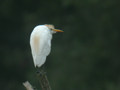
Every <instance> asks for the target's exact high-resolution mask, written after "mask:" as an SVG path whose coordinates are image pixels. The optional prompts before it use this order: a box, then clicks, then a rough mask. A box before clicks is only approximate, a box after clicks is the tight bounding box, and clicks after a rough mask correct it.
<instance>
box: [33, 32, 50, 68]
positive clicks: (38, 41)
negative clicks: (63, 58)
mask: <svg viewBox="0 0 120 90" xmlns="http://www.w3.org/2000/svg"><path fill="white" fill-rule="evenodd" d="M51 38H52V35H51V34H50V33H48V32H45V31H44V32H39V33H38V32H37V33H34V34H33V35H32V38H31V49H32V55H33V59H34V64H35V66H38V67H40V66H41V65H42V64H44V63H45V60H46V57H47V56H48V54H49V53H50V49H51Z"/></svg>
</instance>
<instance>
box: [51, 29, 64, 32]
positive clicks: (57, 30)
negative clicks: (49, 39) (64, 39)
mask: <svg viewBox="0 0 120 90" xmlns="http://www.w3.org/2000/svg"><path fill="white" fill-rule="evenodd" d="M52 30H53V31H55V32H64V31H62V30H59V29H52Z"/></svg>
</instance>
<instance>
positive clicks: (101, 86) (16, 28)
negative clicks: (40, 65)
mask: <svg viewBox="0 0 120 90" xmlns="http://www.w3.org/2000/svg"><path fill="white" fill-rule="evenodd" d="M39 24H40V25H41V24H53V25H55V27H56V28H58V29H62V30H64V33H57V34H55V35H54V38H53V40H52V51H51V54H50V55H49V56H48V57H47V62H46V63H45V68H46V70H47V76H48V79H49V81H50V85H51V87H52V90H120V1H119V0H0V34H1V35H0V41H1V44H0V90H25V88H24V87H23V85H22V83H23V82H24V81H26V80H28V81H29V82H30V83H31V84H32V85H33V86H36V87H37V88H40V86H39V83H38V80H37V77H36V69H35V67H34V65H33V61H32V55H31V50H30V45H29V37H30V33H31V32H32V30H33V28H34V27H35V26H36V25H39ZM39 90H40V89H39Z"/></svg>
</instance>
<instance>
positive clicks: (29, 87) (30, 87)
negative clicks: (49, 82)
mask: <svg viewBox="0 0 120 90" xmlns="http://www.w3.org/2000/svg"><path fill="white" fill-rule="evenodd" d="M23 85H24V86H25V88H26V90H34V89H33V87H32V85H31V84H30V83H29V82H28V81H26V82H24V83H23Z"/></svg>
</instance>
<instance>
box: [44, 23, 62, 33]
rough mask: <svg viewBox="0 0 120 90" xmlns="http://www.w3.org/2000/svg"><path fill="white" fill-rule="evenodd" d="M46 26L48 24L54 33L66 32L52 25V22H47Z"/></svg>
mask: <svg viewBox="0 0 120 90" xmlns="http://www.w3.org/2000/svg"><path fill="white" fill-rule="evenodd" d="M45 26H47V27H48V28H49V29H50V30H51V32H52V33H56V32H64V31H62V30H59V29H55V27H54V25H51V24H45Z"/></svg>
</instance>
